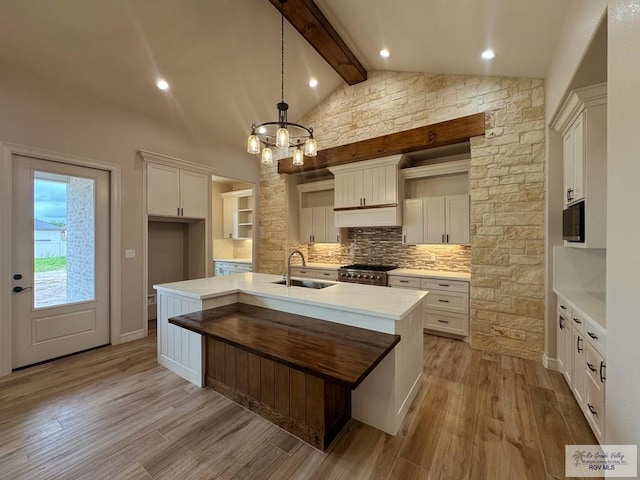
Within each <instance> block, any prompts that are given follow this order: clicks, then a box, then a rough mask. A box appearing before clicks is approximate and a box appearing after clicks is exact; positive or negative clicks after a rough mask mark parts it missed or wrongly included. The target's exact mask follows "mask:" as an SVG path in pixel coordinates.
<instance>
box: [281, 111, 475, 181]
mask: <svg viewBox="0 0 640 480" xmlns="http://www.w3.org/2000/svg"><path fill="white" fill-rule="evenodd" d="M484 133H485V122H484V113H476V114H474V115H468V116H466V117H460V118H456V119H454V120H448V121H446V122H441V123H434V124H432V125H426V126H424V127H418V128H412V129H411V130H404V131H403V132H397V133H391V134H389V135H383V136H381V137H375V138H370V139H368V140H362V141H360V142H355V143H349V144H347V145H340V146H337V147H332V148H327V149H325V150H320V151H318V155H317V156H316V157H313V158H308V157H305V159H304V165H302V166H296V165H294V164H293V159H292V158H291V157H289V158H283V159H282V160H280V161H279V162H278V173H299V172H308V171H313V170H319V169H321V168H327V167H330V166H333V165H343V164H345V163H353V162H360V161H362V160H369V159H372V158H379V157H386V156H387V155H395V154H398V153H409V152H415V151H418V150H426V149H429V148H434V147H442V146H444V145H453V144H455V143H460V142H466V141H469V139H470V138H471V137H477V136H479V135H484Z"/></svg>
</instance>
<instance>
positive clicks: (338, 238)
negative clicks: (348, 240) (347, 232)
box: [336, 235, 340, 243]
mask: <svg viewBox="0 0 640 480" xmlns="http://www.w3.org/2000/svg"><path fill="white" fill-rule="evenodd" d="M336 243H340V235H336Z"/></svg>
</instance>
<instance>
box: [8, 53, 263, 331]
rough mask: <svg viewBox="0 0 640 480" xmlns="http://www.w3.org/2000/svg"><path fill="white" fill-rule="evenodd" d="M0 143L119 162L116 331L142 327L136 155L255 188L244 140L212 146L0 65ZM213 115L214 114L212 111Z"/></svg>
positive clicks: (175, 127)
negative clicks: (179, 162) (131, 252)
mask: <svg viewBox="0 0 640 480" xmlns="http://www.w3.org/2000/svg"><path fill="white" fill-rule="evenodd" d="M0 106H1V107H0V141H3V142H9V143H15V144H21V145H26V146H30V147H37V148H41V149H45V150H49V151H53V152H58V153H65V154H71V155H77V156H81V157H87V158H92V159H96V160H101V161H105V162H111V163H116V164H120V165H121V166H122V225H121V229H122V242H121V243H122V249H123V250H124V249H135V250H136V251H137V252H138V255H137V256H136V258H135V259H124V254H123V255H122V258H123V260H122V333H127V332H131V331H135V330H139V329H141V328H142V321H143V318H144V317H143V311H142V308H143V301H142V300H143V298H145V297H146V292H143V289H142V282H143V266H142V255H141V253H142V239H143V228H146V225H142V222H141V219H142V160H141V159H140V158H138V156H137V155H136V151H137V150H138V149H145V150H150V151H153V152H157V153H162V154H166V155H170V156H174V157H178V158H181V159H184V160H189V161H193V162H197V163H202V164H205V165H210V166H213V167H215V170H214V173H215V174H217V175H221V176H226V177H232V178H237V179H240V180H244V181H248V182H253V183H255V184H256V185H257V180H258V164H257V162H255V159H254V158H253V157H249V156H248V155H247V154H246V153H245V152H244V144H241V145H238V146H237V147H236V146H235V145H231V146H228V147H226V148H224V147H217V148H212V147H211V145H207V144H206V141H205V140H202V139H197V138H194V136H193V135H192V132H190V131H189V130H188V129H187V127H186V126H184V125H180V124H163V123H161V122H160V121H159V120H156V119H151V118H148V117H145V116H142V115H140V114H137V113H134V112H129V111H126V110H122V109H120V108H117V107H114V106H112V105H110V104H107V103H104V102H103V101H101V100H100V99H97V98H93V97H89V96H86V95H84V94H83V93H82V92H79V91H75V90H70V89H68V88H64V87H61V86H59V85H56V84H53V83H51V82H46V81H43V80H41V79H38V78H34V77H32V76H30V75H27V74H24V73H22V72H19V71H12V70H9V69H7V68H5V67H4V66H3V68H2V70H1V74H0ZM213 114H215V112H214V113H213Z"/></svg>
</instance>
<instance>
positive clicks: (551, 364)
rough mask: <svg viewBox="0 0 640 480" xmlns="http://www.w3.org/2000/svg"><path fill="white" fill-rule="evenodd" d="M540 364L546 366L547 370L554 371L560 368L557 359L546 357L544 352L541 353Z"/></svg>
mask: <svg viewBox="0 0 640 480" xmlns="http://www.w3.org/2000/svg"><path fill="white" fill-rule="evenodd" d="M542 365H543V366H544V368H548V369H549V370H555V371H556V372H558V371H559V370H560V368H559V366H558V359H557V358H549V357H547V354H546V353H543V354H542Z"/></svg>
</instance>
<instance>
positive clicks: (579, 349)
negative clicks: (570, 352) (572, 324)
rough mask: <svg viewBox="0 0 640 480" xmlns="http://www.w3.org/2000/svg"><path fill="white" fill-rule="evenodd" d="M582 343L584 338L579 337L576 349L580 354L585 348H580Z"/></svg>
mask: <svg viewBox="0 0 640 480" xmlns="http://www.w3.org/2000/svg"><path fill="white" fill-rule="evenodd" d="M581 341H582V337H581V336H580V335H578V340H577V341H576V348H577V349H578V353H582V350H584V348H580V342H581Z"/></svg>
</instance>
